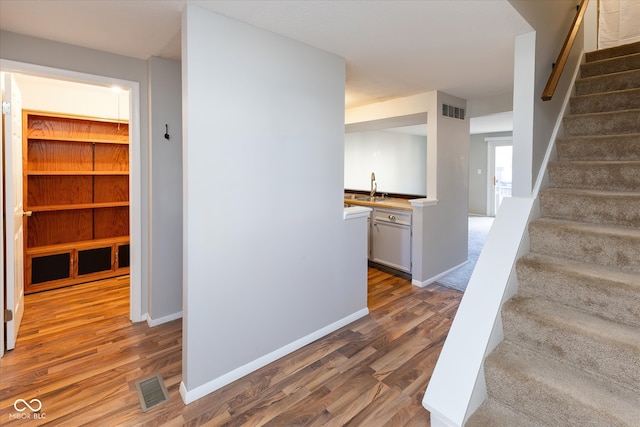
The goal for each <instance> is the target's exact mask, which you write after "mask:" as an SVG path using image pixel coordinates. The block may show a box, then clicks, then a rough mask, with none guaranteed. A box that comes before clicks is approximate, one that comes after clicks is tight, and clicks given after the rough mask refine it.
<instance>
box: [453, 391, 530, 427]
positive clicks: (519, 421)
mask: <svg viewBox="0 0 640 427" xmlns="http://www.w3.org/2000/svg"><path fill="white" fill-rule="evenodd" d="M496 426H518V427H540V424H539V423H537V422H536V421H534V420H532V419H529V418H527V417H525V416H524V415H523V414H522V413H520V412H516V411H515V410H513V409H512V408H510V407H508V406H506V405H504V404H502V403H501V402H498V401H497V400H495V399H492V398H491V397H489V398H488V399H487V400H486V401H485V402H484V403H483V404H482V406H481V407H480V408H479V409H478V411H476V412H474V413H473V415H472V416H471V417H470V418H469V419H468V420H467V422H466V423H465V427H496Z"/></svg>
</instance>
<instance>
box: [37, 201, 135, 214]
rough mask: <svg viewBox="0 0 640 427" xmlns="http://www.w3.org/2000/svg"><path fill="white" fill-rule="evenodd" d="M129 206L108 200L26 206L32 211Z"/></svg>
mask: <svg viewBox="0 0 640 427" xmlns="http://www.w3.org/2000/svg"><path fill="white" fill-rule="evenodd" d="M122 206H125V207H126V206H129V202H106V203H79V204H73V205H49V206H29V207H27V208H25V210H27V211H31V212H51V211H67V210H73V209H100V208H118V207H122Z"/></svg>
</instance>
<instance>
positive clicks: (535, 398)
mask: <svg viewBox="0 0 640 427" xmlns="http://www.w3.org/2000/svg"><path fill="white" fill-rule="evenodd" d="M485 377H487V378H491V381H487V393H488V394H489V396H490V397H492V398H494V399H496V400H498V401H500V402H503V403H504V404H506V405H508V406H512V407H514V408H518V410H519V411H520V412H522V413H524V414H526V415H527V416H528V417H530V418H532V419H535V420H537V421H538V422H540V424H541V425H543V426H576V427H577V426H580V427H602V426H603V425H605V424H603V422H604V420H603V414H602V413H601V412H600V410H599V409H598V408H594V407H593V406H591V405H586V404H584V403H582V402H580V401H579V400H576V399H574V398H573V397H572V396H570V395H567V394H565V393H563V392H562V390H558V389H556V388H553V387H550V386H549V385H547V384H546V383H543V382H541V381H539V380H537V379H536V378H533V377H530V376H529V375H527V374H525V373H523V372H520V371H513V370H507V369H503V368H502V366H501V365H500V363H499V362H497V361H496V360H494V359H493V358H492V357H489V358H488V359H487V360H486V362H485ZM605 417H606V415H605ZM607 422H608V423H609V424H606V425H609V426H624V425H625V424H624V422H621V421H617V422H616V423H615V424H613V422H614V420H612V419H607ZM510 427H511V426H510Z"/></svg>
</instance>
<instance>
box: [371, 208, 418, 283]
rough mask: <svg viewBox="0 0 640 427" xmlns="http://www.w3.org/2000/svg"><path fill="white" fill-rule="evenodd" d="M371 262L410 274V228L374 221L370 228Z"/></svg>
mask: <svg viewBox="0 0 640 427" xmlns="http://www.w3.org/2000/svg"><path fill="white" fill-rule="evenodd" d="M371 234H372V236H371V245H372V247H371V257H372V261H374V262H377V263H380V264H384V265H387V266H389V267H393V268H397V269H398V270H402V271H407V272H411V227H410V226H407V225H401V224H394V223H391V222H385V221H379V220H374V221H373V224H372V226H371Z"/></svg>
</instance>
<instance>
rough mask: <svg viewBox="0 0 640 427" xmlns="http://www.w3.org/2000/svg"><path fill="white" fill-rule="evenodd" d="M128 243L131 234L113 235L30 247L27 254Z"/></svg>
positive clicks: (42, 253)
mask: <svg viewBox="0 0 640 427" xmlns="http://www.w3.org/2000/svg"><path fill="white" fill-rule="evenodd" d="M114 243H116V244H126V243H129V236H123V237H112V238H109V239H94V240H84V241H78V242H72V243H61V244H59V245H48V246H39V247H37V248H28V249H27V252H26V254H27V255H44V254H50V253H60V252H67V251H70V250H73V249H78V250H83V249H91V248H96V247H101V246H108V245H111V244H114Z"/></svg>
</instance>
